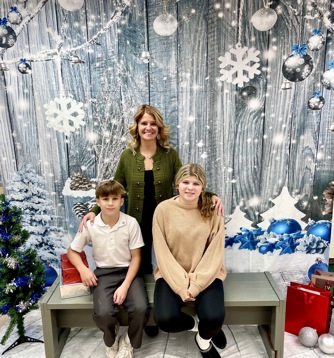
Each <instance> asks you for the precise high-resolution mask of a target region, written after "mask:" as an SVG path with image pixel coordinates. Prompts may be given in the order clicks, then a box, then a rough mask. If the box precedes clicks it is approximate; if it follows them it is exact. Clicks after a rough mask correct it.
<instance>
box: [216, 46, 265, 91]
mask: <svg viewBox="0 0 334 358" xmlns="http://www.w3.org/2000/svg"><path fill="white" fill-rule="evenodd" d="M259 53H260V51H258V50H256V49H255V48H253V47H252V48H250V49H249V48H248V47H242V46H241V45H240V44H237V45H236V48H232V49H231V50H230V52H226V53H225V56H220V57H219V58H218V60H219V61H221V64H220V68H221V70H220V73H221V74H222V76H221V77H220V78H219V79H220V80H221V81H227V82H229V83H232V84H236V85H238V86H239V87H243V85H244V82H249V79H253V78H254V75H258V74H260V73H261V72H260V70H258V67H259V66H260V64H259V63H258V62H259V61H260V59H259V57H258V55H259ZM245 72H246V73H248V77H247V76H246V75H245Z"/></svg>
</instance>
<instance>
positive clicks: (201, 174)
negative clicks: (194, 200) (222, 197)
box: [175, 163, 214, 218]
mask: <svg viewBox="0 0 334 358" xmlns="http://www.w3.org/2000/svg"><path fill="white" fill-rule="evenodd" d="M191 176H194V177H196V178H197V179H198V180H199V181H200V182H201V184H202V187H203V188H202V194H201V195H200V197H199V199H198V208H199V210H200V213H201V215H202V216H203V217H205V218H209V217H212V216H213V214H214V207H213V206H212V200H211V196H210V195H209V194H207V193H206V192H205V187H206V175H205V171H204V169H203V168H202V167H201V166H200V165H199V164H195V163H190V164H185V165H183V166H182V167H181V168H180V169H179V170H178V172H177V173H176V175H175V185H176V187H178V186H179V184H180V183H181V182H182V181H183V180H184V179H185V178H188V177H191Z"/></svg>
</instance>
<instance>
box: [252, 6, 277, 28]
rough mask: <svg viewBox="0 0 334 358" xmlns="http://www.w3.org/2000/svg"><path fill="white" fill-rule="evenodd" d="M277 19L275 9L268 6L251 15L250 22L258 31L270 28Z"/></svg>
mask: <svg viewBox="0 0 334 358" xmlns="http://www.w3.org/2000/svg"><path fill="white" fill-rule="evenodd" d="M276 21H277V14H276V11H275V10H273V9H271V8H270V7H265V8H262V9H260V10H258V11H256V13H255V14H254V15H253V16H252V18H251V23H252V24H253V26H254V27H255V28H256V30H259V31H268V30H270V29H271V28H272V27H273V26H274V25H275V24H276Z"/></svg>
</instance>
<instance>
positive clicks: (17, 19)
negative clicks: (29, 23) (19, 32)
mask: <svg viewBox="0 0 334 358" xmlns="http://www.w3.org/2000/svg"><path fill="white" fill-rule="evenodd" d="M7 18H8V20H9V22H10V23H11V24H12V25H19V24H20V23H21V22H22V20H23V18H22V15H21V14H20V13H19V12H17V11H10V12H9V13H8V14H7Z"/></svg>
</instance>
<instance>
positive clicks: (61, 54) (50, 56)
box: [0, 0, 130, 64]
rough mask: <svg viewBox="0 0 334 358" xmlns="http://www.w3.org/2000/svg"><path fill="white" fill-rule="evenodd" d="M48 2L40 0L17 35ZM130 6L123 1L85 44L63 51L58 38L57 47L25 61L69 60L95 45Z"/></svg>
mask: <svg viewBox="0 0 334 358" xmlns="http://www.w3.org/2000/svg"><path fill="white" fill-rule="evenodd" d="M48 1H49V0H42V1H41V2H40V3H39V4H38V5H37V7H36V8H35V10H34V11H33V12H32V13H31V14H30V15H29V16H27V17H26V18H25V19H24V21H23V22H22V24H21V26H20V27H19V30H18V31H17V35H18V34H19V33H20V32H21V31H22V29H23V27H24V26H26V25H27V24H28V23H29V22H30V21H31V20H32V19H33V17H34V16H35V15H36V14H37V13H38V12H39V11H40V10H41V8H42V7H43V6H44V5H45V4H46V3H47V2H48ZM129 5H130V2H129V1H127V0H123V1H122V3H121V5H119V6H117V7H116V10H115V11H114V13H113V14H112V15H111V17H110V20H109V21H108V22H107V24H106V25H105V26H104V27H103V28H102V29H101V30H100V31H99V32H98V33H96V34H95V35H94V36H93V37H92V38H91V39H89V40H87V41H86V42H84V43H83V44H81V45H79V46H76V47H72V48H69V49H66V50H64V49H63V44H64V39H62V38H61V37H60V36H59V38H58V39H57V46H56V48H54V49H50V50H44V51H41V52H39V53H37V54H35V55H26V56H25V59H26V60H27V61H31V62H40V61H48V60H55V59H56V58H62V59H66V60H68V59H69V55H70V54H71V53H73V52H75V51H77V50H82V49H85V48H87V47H90V46H91V45H94V44H96V42H97V39H98V38H99V37H100V36H101V35H103V34H104V33H106V32H107V30H108V29H109V28H110V27H111V26H112V25H113V24H116V23H117V22H119V21H120V19H121V18H122V15H123V13H124V11H125V10H126V9H127V7H128V6H129ZM5 50H6V49H2V50H0V56H1V55H3V53H4V52H5ZM19 61H20V58H15V59H11V60H6V61H2V62H3V63H5V64H12V63H17V62H19Z"/></svg>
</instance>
